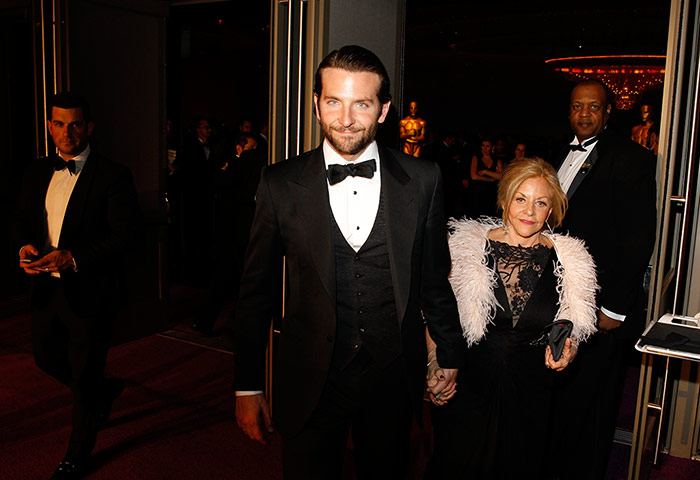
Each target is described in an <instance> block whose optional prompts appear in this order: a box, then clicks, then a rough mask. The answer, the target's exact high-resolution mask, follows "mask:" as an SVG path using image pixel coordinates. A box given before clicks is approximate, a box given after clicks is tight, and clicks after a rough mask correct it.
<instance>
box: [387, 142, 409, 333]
mask: <svg viewBox="0 0 700 480" xmlns="http://www.w3.org/2000/svg"><path fill="white" fill-rule="evenodd" d="M379 155H380V159H381V162H380V163H381V172H382V196H383V197H384V212H385V218H386V241H387V248H388V250H389V262H390V265H391V276H392V281H393V285H394V296H395V298H396V310H397V313H398V317H399V322H401V321H403V317H404V314H405V312H406V308H407V306H408V298H409V294H410V291H411V256H412V255H411V252H412V251H413V243H414V239H415V237H416V229H417V225H416V222H417V213H418V207H416V206H415V205H414V204H413V202H415V201H416V195H417V192H416V189H417V182H416V181H415V180H413V179H411V177H410V176H409V175H408V174H407V173H406V171H405V170H404V169H403V168H402V167H401V165H400V164H399V162H398V160H397V159H396V158H395V157H394V156H393V155H392V153H391V152H390V151H389V150H387V149H385V148H381V147H380V149H379Z"/></svg>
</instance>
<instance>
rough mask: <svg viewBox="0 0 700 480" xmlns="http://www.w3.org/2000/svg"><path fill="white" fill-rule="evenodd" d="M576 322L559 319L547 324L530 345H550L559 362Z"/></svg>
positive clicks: (555, 358)
mask: <svg viewBox="0 0 700 480" xmlns="http://www.w3.org/2000/svg"><path fill="white" fill-rule="evenodd" d="M573 328H574V324H573V322H572V321H571V320H557V321H555V322H552V323H549V324H547V325H546V326H545V327H544V328H543V329H542V332H541V333H540V336H539V338H538V339H537V340H533V341H532V342H530V345H549V347H550V348H551V349H552V357H554V361H555V362H557V361H559V359H560V358H561V354H562V352H563V351H564V345H565V344H566V339H567V338H569V337H570V336H571V330H573Z"/></svg>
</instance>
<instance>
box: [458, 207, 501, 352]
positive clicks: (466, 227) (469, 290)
mask: <svg viewBox="0 0 700 480" xmlns="http://www.w3.org/2000/svg"><path fill="white" fill-rule="evenodd" d="M448 226H449V228H450V231H451V232H452V233H451V234H450V238H449V240H448V242H449V246H450V255H451V257H452V271H451V272H450V277H449V278H450V284H451V285H452V290H453V291H454V294H455V298H456V299H457V308H458V309H459V321H460V323H461V324H462V334H463V335H464V338H465V339H466V340H467V345H469V346H471V345H474V344H476V343H479V341H480V340H481V339H482V338H484V335H486V330H487V327H488V324H489V323H490V322H491V320H492V319H493V318H494V316H495V315H496V308H501V309H503V307H502V306H501V305H499V304H498V300H496V295H495V294H494V288H495V287H496V282H497V277H496V272H494V271H493V270H492V269H491V268H489V267H488V264H487V260H488V258H487V255H488V254H489V253H490V252H489V250H488V243H487V235H488V233H489V230H491V229H494V228H498V227H499V224H498V223H497V222H496V221H494V220H492V219H488V220H487V219H483V221H478V220H469V219H463V220H455V219H450V221H449V223H448Z"/></svg>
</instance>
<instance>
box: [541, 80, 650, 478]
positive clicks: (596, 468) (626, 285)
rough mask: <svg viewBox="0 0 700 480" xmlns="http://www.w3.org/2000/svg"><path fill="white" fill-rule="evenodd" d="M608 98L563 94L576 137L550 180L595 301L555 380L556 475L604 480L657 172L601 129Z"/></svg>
mask: <svg viewBox="0 0 700 480" xmlns="http://www.w3.org/2000/svg"><path fill="white" fill-rule="evenodd" d="M611 109H612V95H611V94H610V92H609V90H608V89H607V87H606V86H605V85H604V84H603V83H601V82H599V81H597V80H585V81H582V82H581V83H579V84H578V85H577V86H576V87H575V88H574V89H573V91H572V92H571V103H570V106H569V119H570V122H571V129H572V130H573V132H574V134H575V137H574V139H573V141H572V143H571V145H569V146H568V147H567V148H566V149H565V150H564V151H563V152H562V154H561V155H560V159H559V160H560V167H559V180H560V181H561V183H562V187H563V189H564V191H566V192H567V196H568V197H569V209H568V211H567V213H566V218H565V219H564V223H563V225H562V230H563V231H568V232H569V233H570V234H571V235H572V236H574V237H578V238H580V239H583V240H584V241H585V242H586V246H587V247H588V250H589V252H590V253H591V255H592V256H593V258H594V260H595V263H596V267H597V273H598V284H599V285H600V291H599V292H598V296H597V303H598V307H599V311H598V329H599V330H598V333H597V334H596V335H595V336H594V337H593V338H592V339H590V340H589V341H588V342H586V343H585V344H583V345H581V347H580V352H579V354H578V356H577V358H576V361H575V362H573V363H572V364H571V365H570V366H569V368H567V369H566V371H564V372H562V373H561V374H559V375H557V384H556V388H555V392H556V394H555V401H554V402H553V405H556V406H558V408H561V415H560V421H559V424H558V425H557V426H556V427H555V428H554V436H553V443H554V445H555V447H554V448H555V450H554V454H553V458H554V459H558V460H559V461H560V463H558V464H556V463H555V471H554V473H555V475H558V476H559V477H560V478H566V479H569V478H582V479H583V478H585V479H597V478H603V477H604V475H605V470H606V468H607V461H608V457H609V454H610V449H611V447H612V440H613V436H614V432H615V425H616V417H617V411H618V409H619V405H620V399H621V393H622V387H623V380H624V364H623V359H624V356H625V353H627V352H629V351H631V349H632V348H633V342H632V340H633V339H636V338H637V337H638V336H639V334H640V333H641V331H642V329H643V327H644V320H645V316H644V308H645V306H646V296H645V295H644V292H643V289H642V284H643V277H644V273H645V271H646V269H647V265H648V263H649V259H650V257H651V254H652V250H653V248H654V242H655V231H656V162H655V159H654V157H652V155H650V154H649V152H648V151H647V150H645V149H644V148H642V147H640V146H639V145H637V144H635V143H634V142H632V141H631V140H629V139H628V138H626V137H622V136H620V135H617V134H616V133H615V132H613V131H611V130H610V129H609V128H606V125H607V122H608V118H609V115H610V112H611Z"/></svg>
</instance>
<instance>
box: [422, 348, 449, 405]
mask: <svg viewBox="0 0 700 480" xmlns="http://www.w3.org/2000/svg"><path fill="white" fill-rule="evenodd" d="M428 360H429V362H428V372H427V373H426V375H425V384H426V387H427V390H428V392H429V393H430V400H431V401H432V402H433V403H434V404H435V405H437V406H442V405H445V404H446V403H447V401H448V400H450V399H451V398H452V397H454V395H455V393H457V383H456V382H455V380H456V379H457V369H456V368H441V367H440V365H438V363H437V358H436V354H435V351H434V350H433V351H432V352H430V353H429V354H428Z"/></svg>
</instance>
